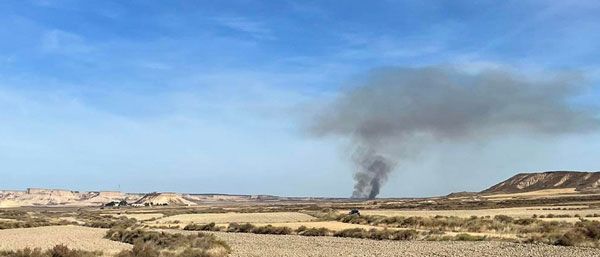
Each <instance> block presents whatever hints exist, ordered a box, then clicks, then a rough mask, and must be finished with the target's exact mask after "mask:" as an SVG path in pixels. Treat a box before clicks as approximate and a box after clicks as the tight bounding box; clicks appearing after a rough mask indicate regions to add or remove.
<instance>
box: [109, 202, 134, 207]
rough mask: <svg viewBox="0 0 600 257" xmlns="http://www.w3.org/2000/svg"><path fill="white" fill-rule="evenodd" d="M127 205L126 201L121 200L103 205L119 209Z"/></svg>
mask: <svg viewBox="0 0 600 257" xmlns="http://www.w3.org/2000/svg"><path fill="white" fill-rule="evenodd" d="M127 205H129V204H128V203H127V201H125V200H121V201H110V202H108V203H105V204H104V207H120V206H127Z"/></svg>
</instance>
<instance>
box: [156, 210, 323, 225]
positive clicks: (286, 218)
mask: <svg viewBox="0 0 600 257" xmlns="http://www.w3.org/2000/svg"><path fill="white" fill-rule="evenodd" d="M314 219H315V218H314V217H312V216H310V215H307V214H304V213H298V212H271V213H233V212H232V213H203V214H182V215H175V216H169V217H166V218H162V219H159V220H157V221H156V222H157V223H172V222H177V221H179V222H180V223H210V222H214V223H219V224H220V223H232V222H236V223H271V222H273V223H281V222H299V221H311V220H314Z"/></svg>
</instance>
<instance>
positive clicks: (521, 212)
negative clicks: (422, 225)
mask: <svg viewBox="0 0 600 257" xmlns="http://www.w3.org/2000/svg"><path fill="white" fill-rule="evenodd" d="M559 207H560V208H586V207H587V206H543V207H518V208H503V209H482V210H361V211H360V213H361V214H364V215H382V216H418V217H428V216H436V215H441V216H458V217H471V216H473V215H475V216H479V217H481V216H488V215H489V216H495V215H499V214H502V215H508V216H512V217H519V218H531V216H532V215H533V214H537V215H548V214H554V215H557V214H558V215H560V214H569V215H575V214H579V215H581V216H582V217H585V215H588V214H595V213H597V214H600V209H583V210H543V208H559ZM340 212H341V213H347V212H348V210H343V211H340Z"/></svg>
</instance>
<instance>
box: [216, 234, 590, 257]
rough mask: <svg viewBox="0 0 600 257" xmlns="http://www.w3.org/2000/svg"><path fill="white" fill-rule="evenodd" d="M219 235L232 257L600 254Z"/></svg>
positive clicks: (487, 244)
mask: <svg viewBox="0 0 600 257" xmlns="http://www.w3.org/2000/svg"><path fill="white" fill-rule="evenodd" d="M215 235H217V237H218V238H221V239H223V240H225V241H226V242H228V243H229V244H230V245H231V248H232V251H233V252H232V254H231V255H230V256H231V257H263V256H289V257H321V256H343V257H355V256H356V257H358V256H362V257H371V256H373V257H375V256H398V257H400V256H402V257H405V256H413V257H417V256H418V257H425V256H460V257H492V256H494V257H495V256H498V257H506V256H511V257H513V256H515V257H518V256H523V257H525V256H527V257H538V256H539V257H542V256H573V257H578V256H580V257H583V256H586V257H587V256H589V257H592V256H599V255H600V250H598V249H591V248H576V247H558V246H549V245H530V244H513V243H505V242H430V241H402V242H398V241H376V240H365V239H351V238H335V237H305V236H293V235H256V234H240V233H215Z"/></svg>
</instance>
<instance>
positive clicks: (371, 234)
mask: <svg viewBox="0 0 600 257" xmlns="http://www.w3.org/2000/svg"><path fill="white" fill-rule="evenodd" d="M333 236H336V237H352V238H368V239H375V240H415V239H417V238H418V236H419V233H418V232H417V231H415V230H387V229H384V230H378V229H371V230H369V231H367V230H365V229H362V228H350V229H344V230H341V231H338V232H335V233H334V234H333Z"/></svg>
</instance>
